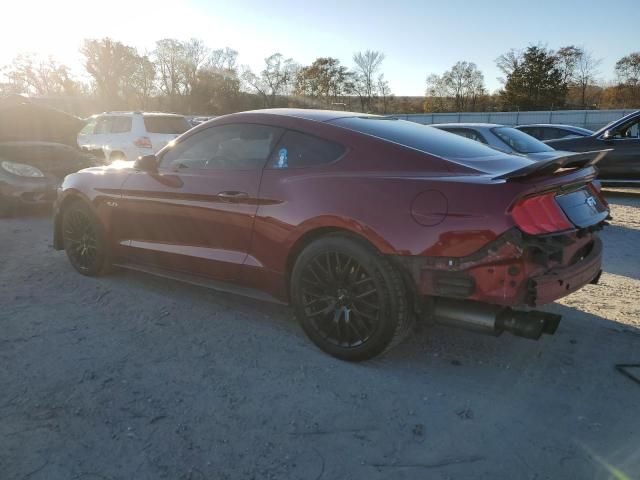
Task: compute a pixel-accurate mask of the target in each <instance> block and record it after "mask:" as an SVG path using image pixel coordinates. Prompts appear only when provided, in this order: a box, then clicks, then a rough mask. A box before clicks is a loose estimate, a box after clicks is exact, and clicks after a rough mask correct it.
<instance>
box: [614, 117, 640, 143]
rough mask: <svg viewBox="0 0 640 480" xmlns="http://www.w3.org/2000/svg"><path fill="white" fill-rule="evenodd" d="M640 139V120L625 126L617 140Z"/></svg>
mask: <svg viewBox="0 0 640 480" xmlns="http://www.w3.org/2000/svg"><path fill="white" fill-rule="evenodd" d="M619 136H620V138H636V139H637V138H640V120H636V121H634V122H631V123H629V124H627V125H625V126H624V127H623V128H622V130H620V134H619V135H616V138H618V137H619Z"/></svg>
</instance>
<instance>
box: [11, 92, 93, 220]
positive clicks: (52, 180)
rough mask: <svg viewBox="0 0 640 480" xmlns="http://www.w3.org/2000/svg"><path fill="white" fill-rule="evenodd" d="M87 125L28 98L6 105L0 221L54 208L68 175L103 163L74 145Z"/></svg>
mask: <svg viewBox="0 0 640 480" xmlns="http://www.w3.org/2000/svg"><path fill="white" fill-rule="evenodd" d="M82 125H83V122H82V120H81V119H79V118H77V117H73V116H71V115H67V114H66V113H63V112H60V111H58V110H54V109H51V108H48V107H43V106H39V105H34V104H32V103H31V102H29V101H28V100H27V99H21V98H18V99H15V98H13V99H11V100H5V101H3V102H2V103H1V104H0V216H6V215H8V214H11V213H13V212H15V211H16V210H17V209H19V208H21V207H24V206H40V205H45V206H46V205H51V203H52V202H53V200H54V199H55V196H56V188H57V187H58V186H59V185H60V183H61V182H62V179H63V178H64V177H65V175H67V174H69V173H73V172H76V171H78V170H80V169H83V168H86V167H90V166H96V165H97V164H98V163H97V160H96V158H95V157H93V156H91V155H87V154H84V153H82V152H81V151H80V150H79V149H78V147H77V146H72V145H75V138H76V134H77V132H78V130H80V128H81V127H82Z"/></svg>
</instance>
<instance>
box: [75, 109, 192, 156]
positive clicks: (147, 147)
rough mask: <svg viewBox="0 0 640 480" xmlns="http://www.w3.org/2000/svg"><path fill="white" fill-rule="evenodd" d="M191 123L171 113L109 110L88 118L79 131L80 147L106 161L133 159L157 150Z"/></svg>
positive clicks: (184, 130) (185, 129)
mask: <svg viewBox="0 0 640 480" xmlns="http://www.w3.org/2000/svg"><path fill="white" fill-rule="evenodd" d="M190 128H191V125H190V124H189V122H187V120H186V119H185V117H184V116H182V115H175V114H170V113H143V112H108V113H101V114H99V115H94V116H92V117H91V118H89V119H88V121H87V124H86V125H85V127H84V128H83V129H82V130H81V131H80V133H79V134H78V145H80V147H81V148H82V149H83V150H86V151H89V152H92V153H94V154H96V155H103V156H104V158H106V159H107V160H108V161H114V160H135V159H136V158H138V157H139V156H141V155H149V154H152V153H155V152H157V151H158V150H160V149H161V148H162V147H164V146H165V145H166V144H167V143H169V142H170V141H172V140H173V139H175V138H176V137H177V136H178V135H180V134H181V133H184V132H186V131H187V130H189V129H190Z"/></svg>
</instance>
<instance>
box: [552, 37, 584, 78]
mask: <svg viewBox="0 0 640 480" xmlns="http://www.w3.org/2000/svg"><path fill="white" fill-rule="evenodd" d="M584 53H585V52H584V50H583V49H582V48H579V47H576V46H575V45H569V46H567V47H562V48H559V49H558V51H557V52H556V58H557V66H558V69H559V70H560V72H561V73H562V81H563V82H564V83H566V84H571V83H572V82H573V81H574V80H575V76H576V68H577V66H578V61H579V59H580V57H581V56H582V55H584Z"/></svg>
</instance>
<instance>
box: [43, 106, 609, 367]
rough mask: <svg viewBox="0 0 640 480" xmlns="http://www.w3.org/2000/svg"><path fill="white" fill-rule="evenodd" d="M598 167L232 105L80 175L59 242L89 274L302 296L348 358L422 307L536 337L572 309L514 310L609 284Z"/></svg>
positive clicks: (352, 119)
mask: <svg viewBox="0 0 640 480" xmlns="http://www.w3.org/2000/svg"><path fill="white" fill-rule="evenodd" d="M518 133H519V134H521V135H524V134H523V133H522V132H518ZM597 160H598V159H597V158H594V157H593V156H592V155H585V154H577V155H576V154H574V155H572V156H565V157H559V156H556V157H555V158H553V159H551V160H547V161H544V160H531V159H529V158H526V157H523V156H520V155H509V154H507V153H503V152H500V151H498V150H495V149H492V148H488V147H486V146H484V145H482V144H481V143H479V142H474V141H470V140H468V139H465V138H462V137H460V136H457V135H451V134H449V133H446V132H443V131H440V130H438V129H436V128H431V127H427V126H424V125H419V124H417V123H412V122H407V121H403V120H397V119H391V118H386V117H378V116H372V115H363V114H359V113H348V112H335V111H321V110H295V109H274V110H261V111H255V112H244V113H237V114H232V115H227V116H224V117H219V118H217V119H215V120H213V121H211V122H207V123H206V124H203V125H201V126H199V127H196V128H194V129H192V130H190V131H189V132H187V133H185V134H184V135H182V136H181V137H179V138H178V139H177V140H176V141H175V142H174V143H173V144H171V145H168V146H166V147H165V148H163V149H162V150H161V151H160V152H159V153H158V155H157V156H156V155H148V156H144V157H141V158H140V159H138V160H137V161H136V162H135V163H129V164H126V165H125V164H124V163H126V162H124V163H123V162H120V163H119V164H117V165H110V166H106V167H99V168H90V169H86V170H83V171H81V172H78V173H75V174H72V175H70V176H68V177H67V178H66V179H65V181H64V184H63V186H62V189H61V190H60V193H59V196H58V199H57V201H56V206H55V212H54V246H55V248H57V249H65V250H66V253H67V256H68V258H69V261H70V263H71V265H72V266H73V267H74V268H75V269H76V270H77V271H78V272H80V273H81V274H84V275H99V274H102V273H104V272H106V271H108V269H109V267H110V266H112V265H117V266H121V267H125V268H131V269H136V270H141V271H145V272H149V273H154V274H159V275H163V276H168V277H172V278H176V279H180V280H184V281H190V282H194V283H197V284H199V285H207V286H212V287H214V288H220V289H223V290H227V291H235V292H238V293H243V294H247V295H253V296H259V297H261V298H269V299H272V300H275V301H279V302H283V303H289V304H292V305H293V307H294V310H295V314H296V316H297V318H298V319H299V321H300V323H301V325H302V328H303V329H304V331H305V332H306V333H307V335H308V336H309V338H310V339H311V340H312V341H313V342H314V343H315V344H316V345H317V346H319V347H320V348H321V349H322V350H324V351H325V352H328V353H330V354H331V355H334V356H336V357H338V358H341V359H345V360H364V359H368V358H371V357H374V356H376V355H378V354H380V353H382V352H384V351H386V350H387V349H389V348H390V347H392V346H394V345H396V344H397V343H399V342H400V341H401V340H402V339H403V338H404V337H405V336H406V335H407V334H408V333H409V332H410V331H411V325H412V323H413V321H414V319H415V318H416V317H417V316H420V317H422V316H432V317H433V318H435V319H436V321H439V322H443V323H449V324H457V325H460V326H466V327H469V328H475V329H478V330H482V331H486V332H491V333H493V334H498V333H500V332H503V331H509V332H511V333H514V334H516V335H521V336H524V337H527V338H534V339H537V338H539V337H540V336H541V335H542V334H543V333H548V334H551V333H553V332H554V331H555V329H556V328H557V326H558V322H559V319H560V317H559V316H557V315H552V314H549V313H544V312H540V311H536V310H526V311H525V310H518V309H517V308H520V307H525V306H526V307H533V308H535V307H538V306H540V305H544V304H547V303H549V302H552V301H554V300H555V299H557V298H560V297H562V296H565V295H568V294H569V293H571V292H574V291H576V290H578V289H579V288H581V287H582V286H583V285H585V284H587V283H590V282H591V283H595V282H597V280H598V278H599V275H600V271H601V267H600V265H601V259H602V244H601V241H600V240H599V238H598V234H597V231H598V230H599V229H600V228H601V227H602V226H603V225H604V222H605V219H606V218H607V216H608V209H607V205H606V203H605V201H604V200H603V198H602V197H601V195H600V192H599V190H598V189H597V187H595V186H594V185H593V184H592V181H593V180H594V178H595V177H596V170H595V168H594V167H593V163H594V162H596V161H597ZM566 167H572V168H566Z"/></svg>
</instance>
